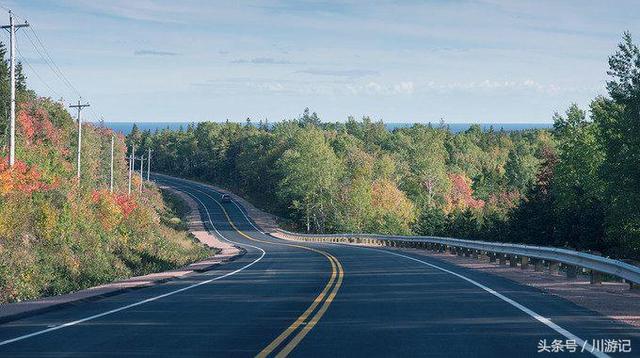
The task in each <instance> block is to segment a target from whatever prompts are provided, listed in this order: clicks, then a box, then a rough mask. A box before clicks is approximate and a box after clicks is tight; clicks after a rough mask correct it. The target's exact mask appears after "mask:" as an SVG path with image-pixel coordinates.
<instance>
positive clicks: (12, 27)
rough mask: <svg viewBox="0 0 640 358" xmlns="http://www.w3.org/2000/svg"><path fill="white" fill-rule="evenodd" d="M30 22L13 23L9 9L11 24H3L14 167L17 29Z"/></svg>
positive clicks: (10, 140) (10, 160)
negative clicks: (8, 66)
mask: <svg viewBox="0 0 640 358" xmlns="http://www.w3.org/2000/svg"><path fill="white" fill-rule="evenodd" d="M27 26H29V24H28V23H27V22H26V21H25V23H24V24H18V25H16V24H14V23H13V13H12V12H11V11H9V25H5V26H2V28H3V29H6V30H9V42H10V43H11V44H10V46H9V57H10V58H11V59H10V63H11V65H10V67H11V69H10V72H11V104H10V107H11V115H10V119H9V121H10V124H9V128H10V129H9V131H10V138H9V165H10V166H11V167H13V163H15V161H16V31H17V30H18V29H19V28H21V27H27Z"/></svg>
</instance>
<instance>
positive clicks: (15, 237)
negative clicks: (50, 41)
mask: <svg viewBox="0 0 640 358" xmlns="http://www.w3.org/2000/svg"><path fill="white" fill-rule="evenodd" d="M0 59H1V60H0V114H4V115H2V116H0V117H1V120H0V123H1V124H2V126H0V134H1V135H0V303H5V302H14V301H22V300H26V299H33V298H37V297H42V296H52V295H58V294H63V293H67V292H71V291H76V290H79V289H82V288H86V287H92V286H96V285H99V284H103V283H107V282H111V281H113V280H116V279H122V278H127V277H131V276H135V275H143V274H147V273H151V272H157V271H163V270H168V269H172V268H175V267H180V266H183V265H185V264H187V263H190V262H193V261H195V260H198V259H201V258H204V257H207V256H209V254H210V253H211V252H210V251H209V250H208V249H205V248H204V247H203V246H201V245H200V244H198V243H196V242H195V241H194V240H193V239H192V238H190V237H189V236H188V234H187V232H186V229H185V228H183V227H181V226H180V225H177V224H176V220H177V219H176V216H180V215H179V214H178V213H177V212H176V211H177V210H176V209H175V205H168V204H167V203H165V200H164V199H166V196H167V194H164V196H163V194H161V193H160V191H158V189H157V188H156V187H155V186H153V185H148V184H145V186H144V191H143V192H142V193H138V192H137V191H136V192H134V193H133V194H132V195H128V194H127V171H128V169H127V163H126V162H125V158H124V155H125V152H126V147H125V138H124V136H122V135H116V136H115V156H114V157H115V163H114V179H115V188H114V189H115V190H114V192H113V193H111V192H110V191H109V182H110V180H109V178H110V151H111V138H112V136H113V135H114V133H113V132H112V131H111V130H110V129H107V128H105V127H102V126H99V125H93V124H89V123H86V124H84V125H83V129H82V132H83V133H82V137H83V145H82V149H83V156H82V163H81V168H82V176H81V180H80V181H78V180H77V178H76V162H75V158H76V151H77V142H76V136H77V122H76V121H75V120H74V119H73V118H72V117H71V116H70V114H69V112H68V111H67V109H66V108H65V106H64V104H63V103H62V102H60V101H56V100H52V99H50V98H43V97H38V96H37V95H36V93H35V92H34V91H32V90H30V89H29V88H28V87H27V84H26V78H25V76H24V75H23V74H22V70H21V67H20V66H18V68H17V70H18V71H17V72H18V76H17V78H18V85H17V86H16V88H17V116H16V125H17V135H16V143H17V146H16V163H15V165H14V167H13V168H11V167H10V166H9V163H8V158H7V156H8V145H7V142H8V140H7V138H8V130H7V128H8V126H7V125H6V124H7V123H8V118H7V117H8V116H7V115H6V114H7V113H8V103H9V91H10V87H9V86H10V84H9V70H8V63H7V60H6V49H5V47H4V45H2V44H1V43H0ZM139 184H140V181H139V179H138V177H137V176H134V188H137V187H138V185H139ZM169 203H171V201H169ZM178 222H179V220H178Z"/></svg>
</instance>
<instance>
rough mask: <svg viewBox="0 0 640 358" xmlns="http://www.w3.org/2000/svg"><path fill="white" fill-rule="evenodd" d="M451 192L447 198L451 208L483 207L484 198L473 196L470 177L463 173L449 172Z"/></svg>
mask: <svg viewBox="0 0 640 358" xmlns="http://www.w3.org/2000/svg"><path fill="white" fill-rule="evenodd" d="M449 180H451V192H450V193H449V197H448V198H447V202H448V207H449V209H450V210H453V209H467V208H472V209H479V208H482V207H484V200H480V199H475V198H474V197H473V189H471V179H469V178H468V177H467V176H466V175H464V174H449Z"/></svg>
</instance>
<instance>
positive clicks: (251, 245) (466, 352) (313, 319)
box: [0, 176, 638, 357]
mask: <svg viewBox="0 0 640 358" xmlns="http://www.w3.org/2000/svg"><path fill="white" fill-rule="evenodd" d="M156 180H158V181H159V182H162V184H165V185H170V186H173V187H174V188H176V189H178V190H182V191H183V192H185V193H187V194H188V195H190V196H191V197H192V198H194V200H195V201H196V202H198V203H199V205H200V206H201V210H202V212H203V216H204V217H203V219H205V220H206V221H209V222H210V224H211V225H212V228H215V230H217V231H218V233H219V235H221V236H223V237H225V238H226V239H228V240H230V241H232V242H234V243H236V244H237V245H238V246H241V247H243V248H244V249H246V250H247V253H246V254H245V255H244V256H242V257H241V258H240V259H238V260H236V261H234V262H232V263H229V264H226V265H223V266H221V268H220V269H216V270H213V271H210V272H207V273H203V274H198V275H193V276H190V277H189V278H187V279H183V280H175V281H171V282H168V283H165V284H162V285H157V286H154V287H150V288H145V289H139V290H134V291H130V292H126V293H123V294H120V295H117V296H113V297H108V298H104V299H100V300H96V301H93V302H82V303H78V304H76V305H73V306H71V307H66V308H61V309H59V310H56V311H52V312H48V313H45V314H41V315H37V316H33V317H30V318H25V319H22V320H18V321H14V322H9V323H6V324H4V325H1V326H0V356H32V355H40V356H92V355H94V356H97V355H99V356H104V355H113V356H123V355H124V356H132V355H153V356H222V355H224V356H227V355H241V356H255V355H261V356H277V355H280V356H284V355H287V354H291V355H295V356H424V355H428V356H487V357H489V356H491V357H493V356H498V355H500V356H538V350H539V349H540V347H539V344H540V343H541V341H544V340H546V342H547V344H549V345H550V344H551V343H552V342H553V341H554V340H562V341H563V342H567V340H569V341H572V340H573V341H576V343H580V344H578V347H577V352H576V353H567V351H566V350H565V354H571V355H572V356H573V355H580V354H583V355H584V354H587V355H591V353H589V352H581V350H583V347H584V348H586V349H585V350H586V351H589V350H590V349H591V348H592V347H591V345H590V342H591V341H592V340H593V339H596V340H599V339H632V344H636V342H638V330H637V329H634V328H632V327H629V326H626V325H623V324H620V323H615V322H613V321H611V320H609V319H607V318H605V317H602V316H600V315H598V314H596V313H594V312H590V311H588V310H586V309H583V308H581V307H578V306H576V305H574V304H572V303H570V302H567V301H565V300H563V299H560V298H558V297H555V296H549V295H546V294H544V293H543V292H541V291H539V290H536V289H533V288H529V287H525V286H522V285H519V284H517V283H514V282H512V281H509V280H506V279H503V278H500V277H495V276H492V275H487V274H484V273H481V272H476V271H472V270H467V269H463V268H459V267H456V266H454V265H450V264H448V263H445V262H442V261H439V260H436V259H431V258H425V257H424V256H420V255H413V254H411V253H406V252H400V251H390V250H379V249H370V248H362V247H353V246H345V245H331V244H306V243H305V244H302V243H294V242H289V241H283V240H279V239H276V238H273V237H270V236H269V235H266V234H263V233H262V232H260V230H258V229H257V228H255V227H254V226H253V224H252V223H251V221H250V220H249V219H248V218H247V217H246V216H245V214H244V213H243V211H242V210H241V209H240V208H239V207H237V206H236V205H235V203H220V202H219V198H220V195H219V194H218V193H217V192H216V191H215V190H212V189H211V188H209V187H208V186H205V185H202V184H199V183H194V182H190V181H185V180H181V179H176V178H170V177H166V176H158V177H156ZM560 354H561V353H560ZM554 355H557V354H554ZM595 355H599V354H597V353H596V354H595ZM600 356H604V355H602V354H600Z"/></svg>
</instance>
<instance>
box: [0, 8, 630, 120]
mask: <svg viewBox="0 0 640 358" xmlns="http://www.w3.org/2000/svg"><path fill="white" fill-rule="evenodd" d="M0 4H2V6H4V7H7V8H12V9H13V10H14V12H15V13H16V14H17V15H18V16H20V18H21V19H24V18H26V19H27V20H29V22H30V23H31V24H32V25H33V27H34V29H35V31H36V33H37V34H38V36H39V37H40V39H41V40H42V42H44V44H45V46H46V47H47V49H48V51H49V53H50V55H51V57H52V58H53V59H54V60H55V62H56V64H57V65H58V66H59V67H60V69H61V70H62V71H63V72H64V74H65V75H66V76H67V77H68V78H69V80H70V81H71V82H72V83H73V85H74V86H75V87H76V88H77V89H78V90H79V91H80V92H81V93H82V94H83V95H84V97H86V99H87V100H88V101H90V103H91V105H92V109H91V112H88V113H87V114H88V116H89V117H90V118H91V119H97V118H99V117H101V116H102V117H104V119H105V120H107V121H149V122H150V121H184V122H189V121H202V120H213V121H224V120H225V119H230V120H235V121H243V120H244V119H245V118H247V117H251V118H253V119H255V120H258V119H264V118H268V119H269V120H270V121H275V120H280V119H284V118H293V117H296V116H297V115H299V114H300V113H301V112H302V110H303V109H304V108H305V107H310V108H311V110H313V111H317V112H318V113H319V114H320V116H321V118H322V119H323V120H326V121H344V120H345V119H346V118H347V116H349V115H353V116H355V117H361V116H363V115H369V116H371V117H372V118H374V119H383V120H384V121H386V122H427V121H438V120H440V119H441V118H443V119H444V120H445V121H447V122H452V123H453V122H499V123H507V122H510V123H514V122H515V123H517V122H550V121H551V116H552V115H553V112H554V111H563V110H564V109H566V108H567V107H568V106H569V105H570V104H571V103H572V102H576V103H578V104H580V105H582V106H585V105H586V104H588V102H589V100H590V99H591V98H593V97H594V96H596V95H598V94H605V93H606V92H605V88H604V84H605V81H606V70H607V58H608V56H609V55H610V54H611V53H612V52H613V51H614V50H615V47H616V44H617V43H618V41H619V40H620V38H621V35H622V32H623V31H625V30H629V31H631V32H632V34H634V35H636V37H637V38H638V39H640V11H638V10H639V9H640V5H639V4H638V3H637V2H635V1H616V2H615V3H608V2H606V1H530V2H518V1H491V0H487V1H373V2H366V1H342V2H333V1H275V0H274V1H205V0H183V1H165V0H157V1H155V0H110V1H91V0H86V1H85V0H59V1H44V0H29V1H9V0H0ZM5 21H8V18H7V19H6V20H5ZM22 31H24V30H20V32H19V34H18V44H19V48H20V51H21V53H22V55H23V57H24V58H25V59H26V61H27V62H29V64H30V65H31V68H30V67H28V66H25V67H26V73H27V75H28V76H29V84H30V85H31V86H32V88H35V89H36V90H37V91H38V92H39V93H40V94H43V95H50V96H52V97H55V98H57V97H58V96H62V97H63V99H64V100H65V101H75V100H77V95H76V94H75V93H73V91H71V90H70V89H68V88H67V87H66V86H65V85H64V84H63V83H62V81H60V80H59V79H58V78H57V77H56V76H55V75H54V73H53V71H51V69H50V68H49V67H48V66H47V64H46V63H45V62H44V61H43V60H42V59H41V58H40V57H39V56H38V53H37V52H36V51H35V50H34V48H33V46H32V45H31V43H30V42H29V38H27V37H25V34H23V33H22ZM27 34H29V35H30V34H31V33H27ZM32 37H33V36H32ZM3 41H4V42H7V35H3ZM34 70H35V71H36V72H37V73H38V75H39V76H40V77H41V78H42V80H43V81H41V80H40V79H39V78H38V77H37V75H36V74H34V73H33V71H34ZM43 82H46V83H47V85H45V84H44V83H43ZM47 86H48V87H47ZM49 87H50V88H51V89H53V91H55V94H54V93H53V91H52V90H51V89H49Z"/></svg>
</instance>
